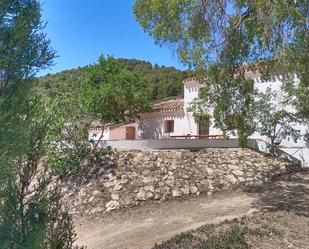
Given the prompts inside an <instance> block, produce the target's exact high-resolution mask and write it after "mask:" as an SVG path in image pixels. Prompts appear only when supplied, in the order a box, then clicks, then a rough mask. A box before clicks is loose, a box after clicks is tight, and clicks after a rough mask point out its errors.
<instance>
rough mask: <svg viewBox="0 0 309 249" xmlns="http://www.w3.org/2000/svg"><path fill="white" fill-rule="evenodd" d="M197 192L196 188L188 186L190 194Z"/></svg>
mask: <svg viewBox="0 0 309 249" xmlns="http://www.w3.org/2000/svg"><path fill="white" fill-rule="evenodd" d="M197 192H198V188H197V187H196V186H190V193H191V194H196V193H197Z"/></svg>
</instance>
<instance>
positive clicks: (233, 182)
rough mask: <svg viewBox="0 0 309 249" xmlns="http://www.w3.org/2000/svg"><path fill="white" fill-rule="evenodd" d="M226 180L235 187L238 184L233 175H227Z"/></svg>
mask: <svg viewBox="0 0 309 249" xmlns="http://www.w3.org/2000/svg"><path fill="white" fill-rule="evenodd" d="M226 180H227V181H228V183H230V184H232V185H235V184H236V183H237V182H238V180H237V178H236V177H235V176H233V175H227V176H226Z"/></svg>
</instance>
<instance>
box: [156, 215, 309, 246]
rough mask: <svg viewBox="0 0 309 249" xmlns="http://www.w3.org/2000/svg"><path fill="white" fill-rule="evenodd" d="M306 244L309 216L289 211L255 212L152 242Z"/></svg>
mask: <svg viewBox="0 0 309 249" xmlns="http://www.w3.org/2000/svg"><path fill="white" fill-rule="evenodd" d="M176 248H177V249H188V248H192V249H193V248H194V249H247V248H255V249H262V248H263V249H264V248H268V249H275V248H276V249H279V248H280V249H281V248H298V249H308V248H309V218H308V217H305V216H299V215H296V214H293V213H290V212H280V211H279V212H267V213H256V214H255V215H253V216H250V217H244V218H242V219H234V220H232V221H224V222H222V223H220V224H217V225H205V226H202V227H200V228H198V229H196V230H193V231H189V232H186V233H181V234H179V235H176V236H175V237H173V238H171V239H170V240H168V241H166V242H163V243H162V244H160V245H155V246H154V247H153V249H176Z"/></svg>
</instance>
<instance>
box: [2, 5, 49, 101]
mask: <svg viewBox="0 0 309 249" xmlns="http://www.w3.org/2000/svg"><path fill="white" fill-rule="evenodd" d="M40 10H41V6H40V3H39V2H38V1H36V0H2V1H1V2H0V96H1V95H3V94H4V93H5V92H6V91H8V90H9V89H10V88H11V87H13V86H14V85H16V84H18V83H20V82H21V81H23V80H25V79H27V78H31V77H32V76H34V75H35V74H36V73H37V72H38V71H39V70H41V69H44V68H46V67H49V66H51V65H52V59H53V58H54V57H55V51H54V50H53V49H51V47H50V41H49V40H48V39H47V38H46V34H45V33H44V32H43V31H42V30H43V28H44V26H45V24H44V23H42V21H41V14H40Z"/></svg>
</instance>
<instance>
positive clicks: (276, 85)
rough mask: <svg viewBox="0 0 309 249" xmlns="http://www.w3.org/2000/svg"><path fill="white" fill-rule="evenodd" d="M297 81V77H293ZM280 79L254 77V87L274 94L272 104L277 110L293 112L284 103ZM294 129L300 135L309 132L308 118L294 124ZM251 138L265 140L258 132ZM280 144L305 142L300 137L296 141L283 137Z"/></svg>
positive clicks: (293, 145)
mask: <svg viewBox="0 0 309 249" xmlns="http://www.w3.org/2000/svg"><path fill="white" fill-rule="evenodd" d="M295 81H297V78H295ZM282 84H283V83H282V81H280V78H279V77H273V79H272V81H266V82H262V81H261V79H260V78H255V79H254V87H255V89H257V90H258V91H260V92H261V93H266V92H267V91H269V90H270V91H271V92H272V93H274V94H275V95H276V98H274V99H273V104H275V106H276V107H277V109H278V110H286V111H288V112H292V113H293V112H295V109H294V108H293V107H292V106H291V105H286V104H284V97H285V93H284V91H282ZM295 129H297V130H300V133H301V134H302V135H304V134H306V132H309V120H308V121H307V122H306V123H304V124H296V125H295ZM251 138H255V139H262V140H264V141H267V140H268V139H267V137H266V136H262V135H260V134H258V133H254V134H253V135H252V136H251ZM280 146H281V147H282V148H285V147H306V142H305V141H304V139H303V137H302V139H299V140H298V141H297V142H296V143H295V142H294V141H292V140H291V139H285V140H283V141H282V142H281V144H280Z"/></svg>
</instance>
